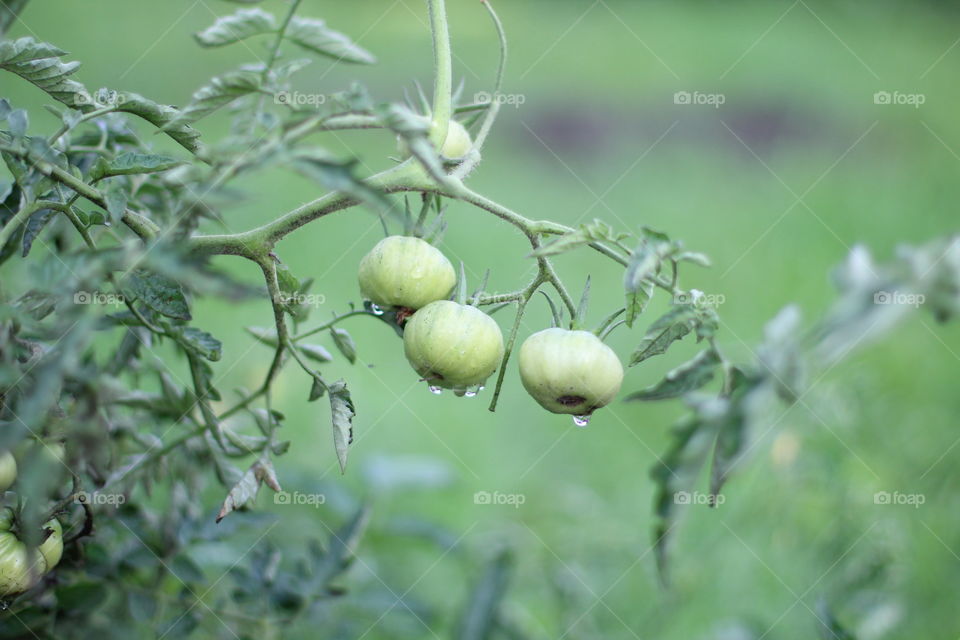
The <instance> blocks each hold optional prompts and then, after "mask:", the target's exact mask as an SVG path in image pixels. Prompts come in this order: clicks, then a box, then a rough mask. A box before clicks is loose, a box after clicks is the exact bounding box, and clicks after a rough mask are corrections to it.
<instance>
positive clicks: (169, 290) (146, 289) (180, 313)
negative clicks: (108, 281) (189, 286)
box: [126, 269, 191, 320]
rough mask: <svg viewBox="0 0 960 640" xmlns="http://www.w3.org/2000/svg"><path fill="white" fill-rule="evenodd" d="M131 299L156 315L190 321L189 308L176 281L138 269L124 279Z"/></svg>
mask: <svg viewBox="0 0 960 640" xmlns="http://www.w3.org/2000/svg"><path fill="white" fill-rule="evenodd" d="M126 284H127V286H128V288H129V290H130V292H131V293H132V295H133V297H134V298H136V299H137V300H139V301H140V302H142V303H143V304H145V305H147V306H148V307H150V308H151V309H153V310H154V311H156V312H157V313H160V314H162V315H165V316H167V317H168V318H174V319H175V320H190V319H191V315H190V307H189V305H188V304H187V299H186V298H185V297H184V295H183V289H181V288H180V283H179V282H177V281H176V280H173V279H171V278H168V277H167V276H164V275H161V274H159V273H156V272H153V271H146V270H143V269H139V270H137V271H134V272H132V273H131V274H130V275H128V276H127V278H126Z"/></svg>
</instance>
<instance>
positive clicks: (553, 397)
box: [520, 328, 623, 416]
mask: <svg viewBox="0 0 960 640" xmlns="http://www.w3.org/2000/svg"><path fill="white" fill-rule="evenodd" d="M520 380H521V381H522V382H523V387H524V389H526V390H527V393H529V394H530V395H531V396H533V399H534V400H536V401H537V402H538V403H540V406H542V407H543V408H544V409H546V410H547V411H552V412H553V413H569V414H572V415H575V416H589V415H590V414H591V413H593V412H594V410H596V409H599V408H600V407H603V406H606V405H608V404H610V402H611V401H612V400H613V399H614V398H615V397H616V395H617V393H619V392H620V385H621V384H622V383H623V365H621V364H620V359H619V358H618V357H617V354H616V353H614V352H613V349H611V348H610V347H608V346H607V345H605V344H604V343H603V342H602V341H601V340H600V338H598V337H597V336H595V335H594V334H592V333H590V332H589V331H568V330H566V329H558V328H553V329H544V330H543V331H539V332H537V333H535V334H533V335H532V336H530V337H529V338H527V339H526V341H524V343H523V346H521V347H520Z"/></svg>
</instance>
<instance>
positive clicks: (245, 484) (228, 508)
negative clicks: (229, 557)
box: [217, 457, 282, 522]
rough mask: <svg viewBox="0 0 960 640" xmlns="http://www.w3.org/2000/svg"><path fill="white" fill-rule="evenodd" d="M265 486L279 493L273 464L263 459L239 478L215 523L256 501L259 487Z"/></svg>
mask: <svg viewBox="0 0 960 640" xmlns="http://www.w3.org/2000/svg"><path fill="white" fill-rule="evenodd" d="M261 484H266V485H267V486H268V487H270V488H271V489H273V490H274V491H278V492H279V491H281V490H282V489H281V488H280V483H279V482H277V474H276V472H275V471H274V469H273V463H272V462H271V461H270V459H269V458H266V457H263V458H260V459H259V460H257V461H256V462H254V463H253V464H252V465H250V468H249V469H247V470H246V471H245V472H244V474H243V475H242V476H241V477H240V480H238V481H237V483H236V484H235V485H233V488H231V489H230V493H228V494H227V497H226V499H225V500H224V501H223V506H221V507H220V512H219V513H218V514H217V522H220V521H221V520H223V519H224V518H226V517H227V515H228V514H230V513H232V512H233V511H236V510H237V509H241V508H243V507H245V506H247V505H249V504H251V503H253V502H254V501H255V500H256V499H257V494H258V493H259V492H260V485H261Z"/></svg>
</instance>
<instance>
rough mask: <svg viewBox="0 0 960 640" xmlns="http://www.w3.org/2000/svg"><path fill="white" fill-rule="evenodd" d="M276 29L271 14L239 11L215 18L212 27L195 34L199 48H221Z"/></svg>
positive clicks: (257, 9)
mask: <svg viewBox="0 0 960 640" xmlns="http://www.w3.org/2000/svg"><path fill="white" fill-rule="evenodd" d="M276 28H277V24H276V20H274V17H273V15H272V14H269V13H267V12H266V11H264V10H263V9H259V8H252V9H240V10H238V11H237V12H236V13H232V14H230V15H228V16H221V17H219V18H217V20H216V22H214V23H213V24H212V25H210V26H209V27H207V28H206V29H204V30H203V31H200V32H198V33H195V34H194V35H193V37H194V38H195V39H196V40H197V42H198V43H199V44H200V46H203V47H222V46H224V45H228V44H233V43H234V42H240V41H241V40H246V39H247V38H250V37H253V36H256V35H261V34H264V33H270V32H272V31H275V30H276Z"/></svg>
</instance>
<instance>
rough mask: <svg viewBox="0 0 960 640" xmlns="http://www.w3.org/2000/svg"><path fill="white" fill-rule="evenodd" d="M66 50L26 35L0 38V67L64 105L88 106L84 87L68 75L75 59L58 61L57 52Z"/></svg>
mask: <svg viewBox="0 0 960 640" xmlns="http://www.w3.org/2000/svg"><path fill="white" fill-rule="evenodd" d="M65 54H66V51H63V50H62V49H60V48H58V47H55V46H53V45H52V44H48V43H46V42H37V41H36V40H34V39H33V38H31V37H30V36H24V37H23V38H18V39H17V40H3V41H0V69H5V70H7V71H10V72H11V73H15V74H17V75H18V76H20V77H21V78H23V79H24V80H27V81H28V82H31V83H33V84H34V85H36V86H37V87H39V88H40V89H42V90H43V91H45V92H47V93H48V94H49V95H50V96H51V97H52V98H54V99H55V100H57V101H58V102H61V103H63V104H65V105H67V106H68V107H76V108H81V107H84V108H85V110H90V109H92V108H93V107H91V106H89V105H90V102H91V99H90V94H89V93H88V92H87V90H86V88H85V87H84V86H83V85H82V84H80V83H79V82H77V81H75V80H71V79H70V76H71V75H72V74H73V73H75V72H76V70H77V68H78V67H79V66H80V63H79V62H67V63H65V62H62V61H61V60H60V56H62V55H65Z"/></svg>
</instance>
